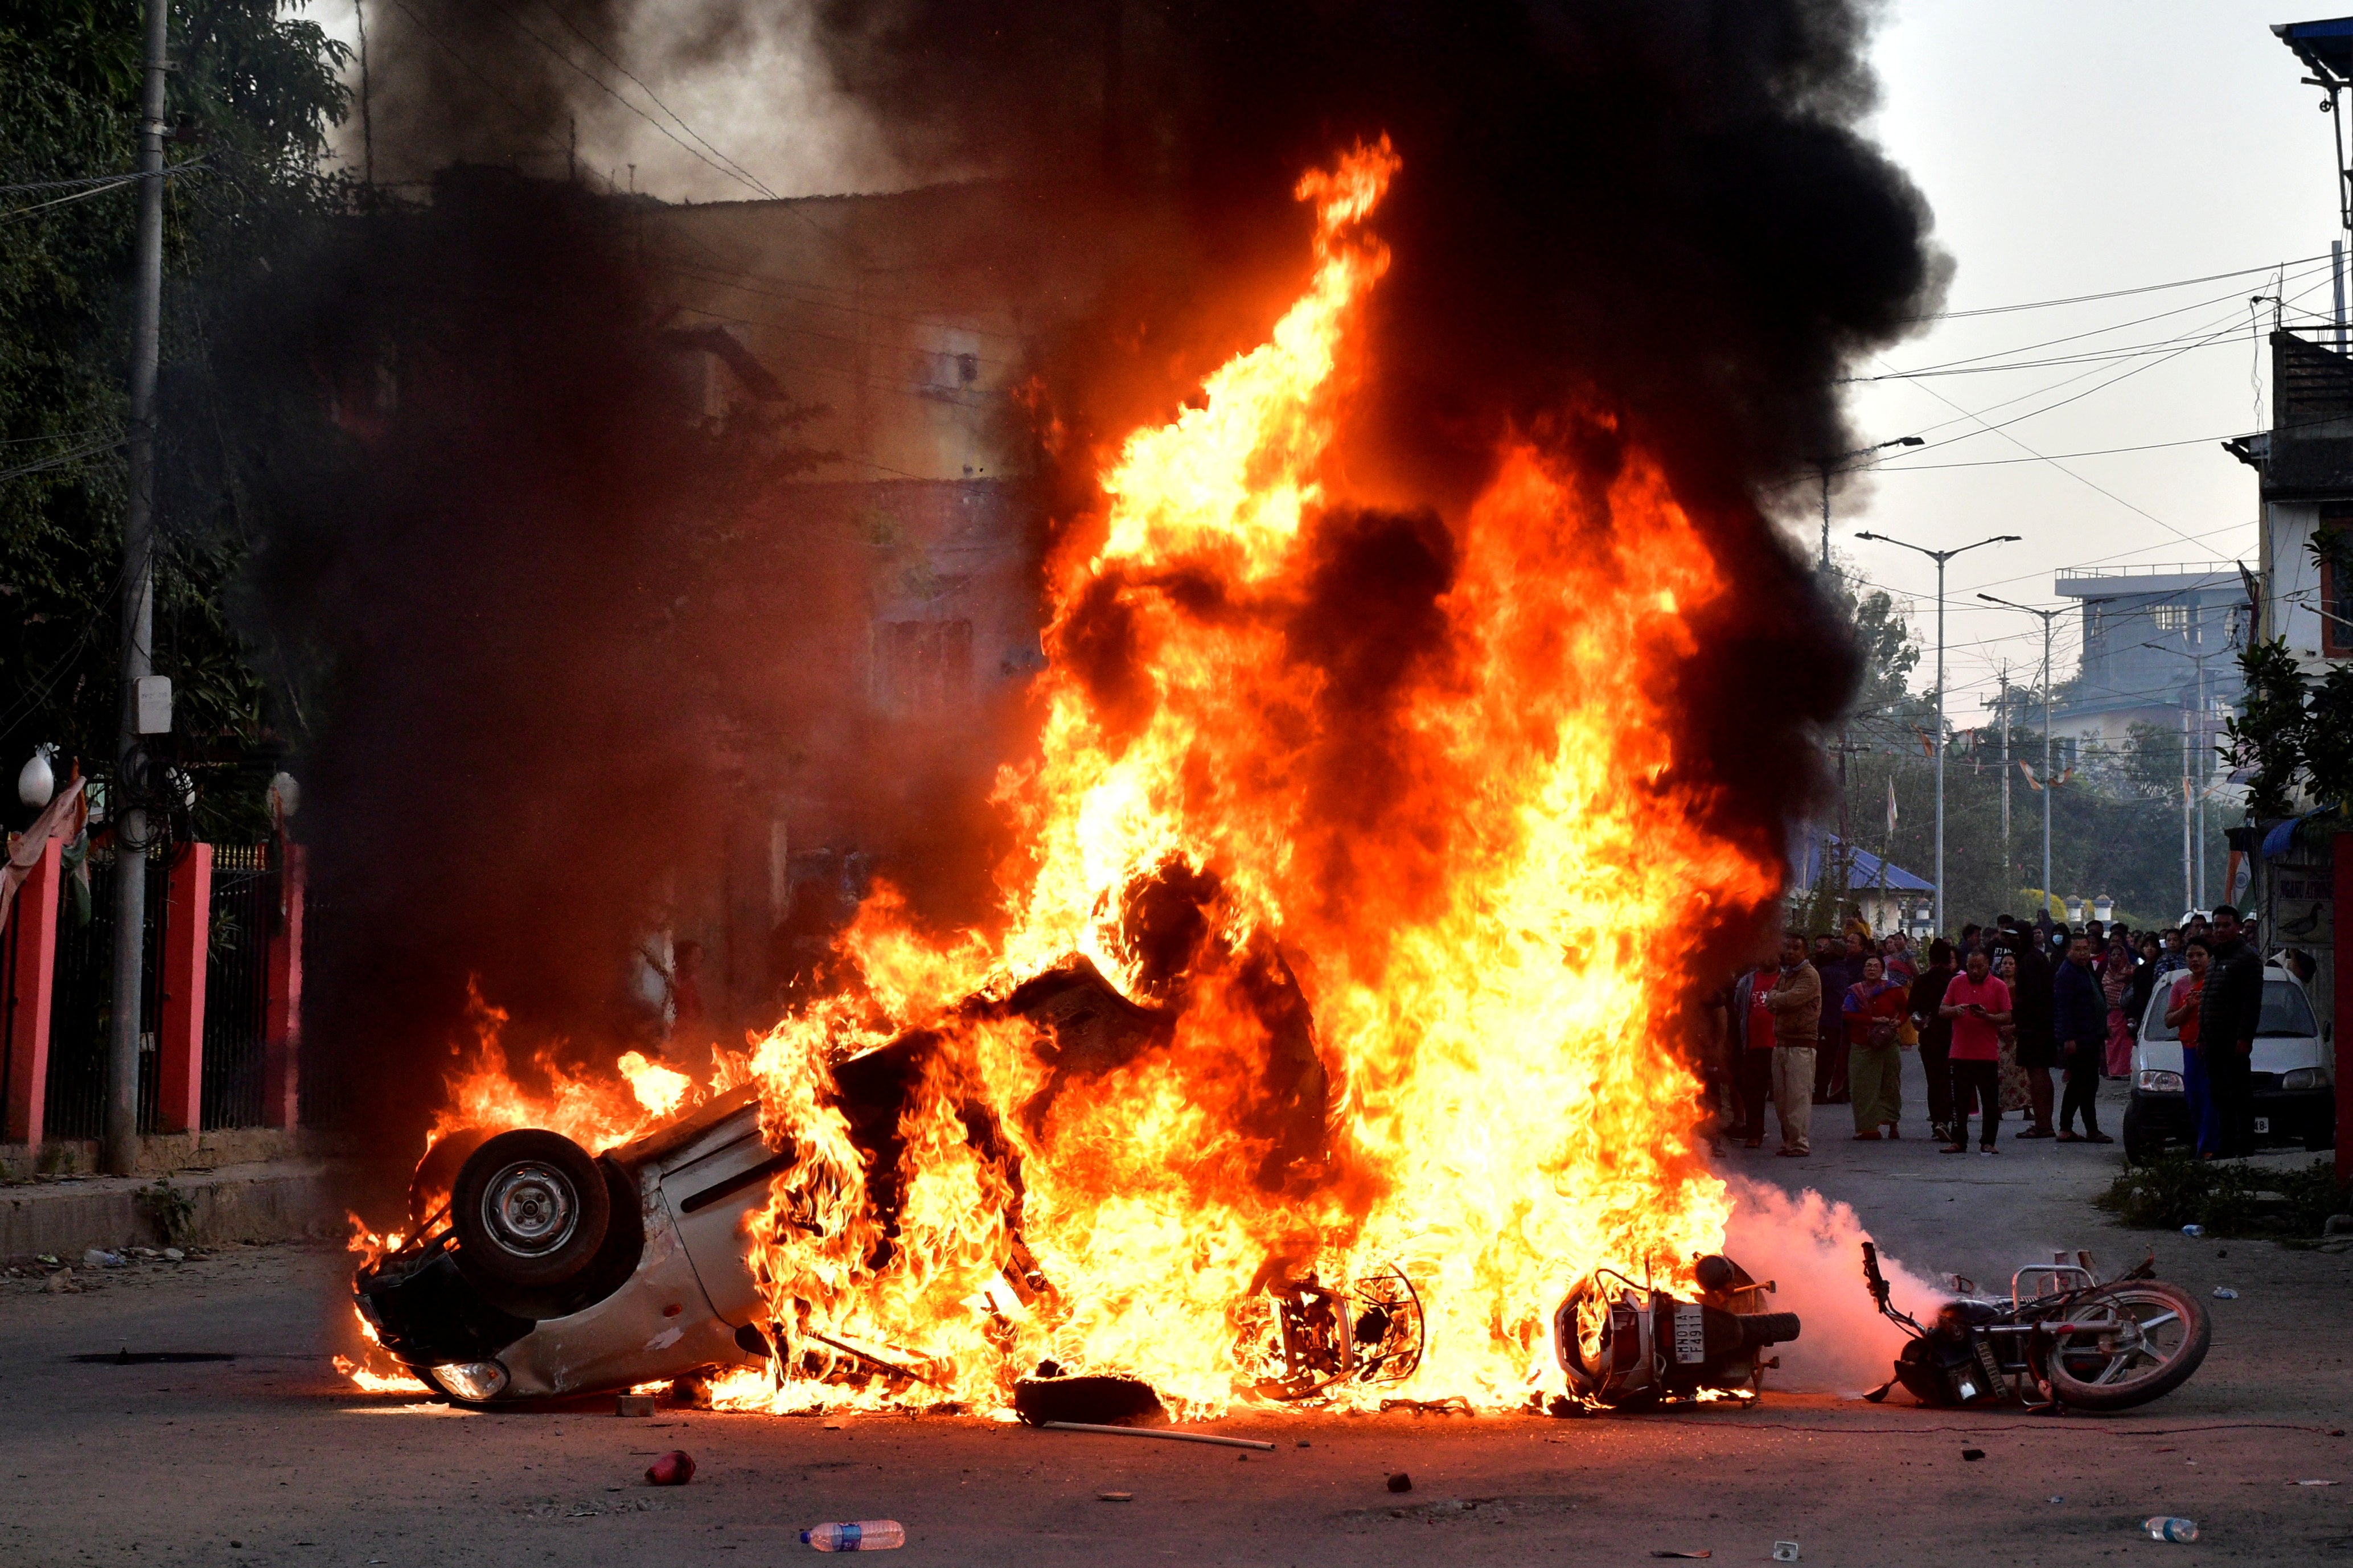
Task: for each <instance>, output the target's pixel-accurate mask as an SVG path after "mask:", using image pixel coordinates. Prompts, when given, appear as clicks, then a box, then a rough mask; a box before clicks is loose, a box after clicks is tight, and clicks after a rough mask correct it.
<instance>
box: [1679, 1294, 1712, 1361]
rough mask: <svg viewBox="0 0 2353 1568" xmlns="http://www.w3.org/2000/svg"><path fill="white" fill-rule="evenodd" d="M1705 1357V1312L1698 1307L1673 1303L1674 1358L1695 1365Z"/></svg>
mask: <svg viewBox="0 0 2353 1568" xmlns="http://www.w3.org/2000/svg"><path fill="white" fill-rule="evenodd" d="M1706 1359H1707V1312H1706V1310H1705V1309H1704V1308H1700V1307H1693V1306H1686V1305H1684V1304H1683V1303H1682V1302H1677V1303H1676V1305H1675V1360H1676V1362H1677V1363H1679V1364H1681V1365H1683V1366H1697V1365H1698V1364H1699V1363H1702V1362H1704V1361H1705V1360H1706Z"/></svg>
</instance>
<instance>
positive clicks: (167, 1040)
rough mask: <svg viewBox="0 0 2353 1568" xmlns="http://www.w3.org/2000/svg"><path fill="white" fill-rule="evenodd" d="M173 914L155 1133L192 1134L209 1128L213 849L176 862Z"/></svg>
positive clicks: (191, 851) (168, 923)
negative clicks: (208, 969)
mask: <svg viewBox="0 0 2353 1568" xmlns="http://www.w3.org/2000/svg"><path fill="white" fill-rule="evenodd" d="M170 896H171V900H172V904H171V909H170V910H169V912H168V913H167V914H166V915H165V917H164V1008H163V1012H164V1016H163V1022H162V1029H163V1032H162V1037H160V1038H159V1039H157V1040H156V1042H155V1049H156V1058H155V1068H156V1071H157V1073H158V1074H159V1075H160V1076H159V1079H158V1084H159V1088H160V1090H161V1092H160V1094H159V1095H158V1096H157V1100H156V1109H155V1120H156V1128H157V1131H164V1132H194V1131H197V1130H198V1129H199V1128H201V1127H203V1126H204V1124H205V1121H204V1118H205V957H206V953H207V952H209V951H210V950H211V947H212V932H213V847H212V846H211V845H209V844H190V845H187V846H185V847H184V848H182V849H181V851H180V853H179V854H178V855H177V856H175V857H174V858H173V861H172V879H171V895H170Z"/></svg>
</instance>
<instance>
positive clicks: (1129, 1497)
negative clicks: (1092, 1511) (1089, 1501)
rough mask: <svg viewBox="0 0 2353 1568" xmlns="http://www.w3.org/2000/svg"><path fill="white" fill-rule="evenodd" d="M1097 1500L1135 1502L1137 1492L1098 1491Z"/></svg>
mask: <svg viewBox="0 0 2353 1568" xmlns="http://www.w3.org/2000/svg"><path fill="white" fill-rule="evenodd" d="M1095 1500H1096V1501H1097V1502H1134V1500H1135V1494H1134V1492H1097V1493H1095Z"/></svg>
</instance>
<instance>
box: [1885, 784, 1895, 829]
mask: <svg viewBox="0 0 2353 1568" xmlns="http://www.w3.org/2000/svg"><path fill="white" fill-rule="evenodd" d="M1887 836H1888V837H1890V838H1893V837H1895V775H1894V773H1890V774H1888V775H1887Z"/></svg>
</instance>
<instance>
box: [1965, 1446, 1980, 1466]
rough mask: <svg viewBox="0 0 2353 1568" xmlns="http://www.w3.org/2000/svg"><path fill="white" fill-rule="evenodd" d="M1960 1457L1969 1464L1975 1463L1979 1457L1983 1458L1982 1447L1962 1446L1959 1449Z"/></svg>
mask: <svg viewBox="0 0 2353 1568" xmlns="http://www.w3.org/2000/svg"><path fill="white" fill-rule="evenodd" d="M1961 1458H1964V1459H1966V1460H1968V1462H1969V1463H1971V1464H1975V1463H1977V1462H1978V1460H1979V1459H1982V1458H1985V1450H1984V1449H1983V1448H1964V1449H1962V1450H1961Z"/></svg>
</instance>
